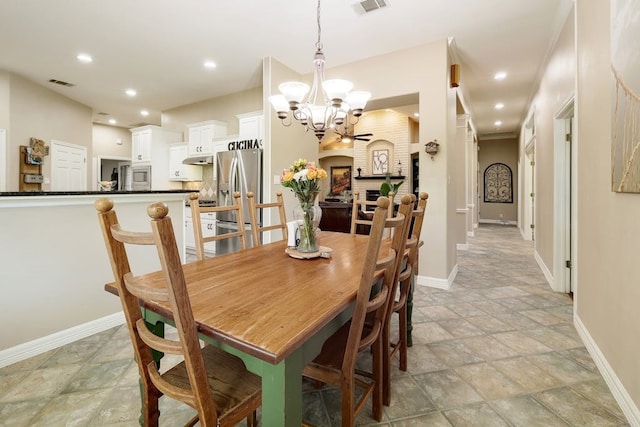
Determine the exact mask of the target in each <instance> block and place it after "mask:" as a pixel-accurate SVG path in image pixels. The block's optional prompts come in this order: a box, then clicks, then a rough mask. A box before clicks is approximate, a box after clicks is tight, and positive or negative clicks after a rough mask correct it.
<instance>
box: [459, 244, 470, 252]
mask: <svg viewBox="0 0 640 427" xmlns="http://www.w3.org/2000/svg"><path fill="white" fill-rule="evenodd" d="M456 248H457V249H458V250H459V251H468V250H469V244H468V243H456Z"/></svg>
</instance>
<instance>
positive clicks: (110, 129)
mask: <svg viewBox="0 0 640 427" xmlns="http://www.w3.org/2000/svg"><path fill="white" fill-rule="evenodd" d="M92 131H93V133H92V139H93V156H94V157H102V158H123V157H124V158H127V159H130V158H131V131H130V130H129V129H125V128H121V127H117V126H106V125H100V124H94V125H93V127H92ZM118 141H119V142H120V144H119V143H118Z"/></svg>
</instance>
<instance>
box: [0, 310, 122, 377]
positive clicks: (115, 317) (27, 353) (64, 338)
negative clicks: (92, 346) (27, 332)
mask: <svg viewBox="0 0 640 427" xmlns="http://www.w3.org/2000/svg"><path fill="white" fill-rule="evenodd" d="M124 322H125V319H124V313H123V312H122V311H120V312H118V313H114V314H111V315H109V316H106V317H102V318H100V319H96V320H93V321H91V322H88V323H84V324H82V325H78V326H74V327H72V328H69V329H65V330H64V331H60V332H56V333H53V334H51V335H47V336H46V337H42V338H38V339H35V340H33V341H29V342H26V343H23V344H19V345H17V346H15V347H10V348H7V349H5V350H1V351H0V368H3V367H5V366H8V365H11V364H13V363H17V362H20V361H22V360H25V359H28V358H30V357H33V356H37V355H39V354H42V353H44V352H47V351H49V350H53V349H55V348H58V347H61V346H63V345H65V344H69V343H72V342H74V341H77V340H79V339H82V338H86V337H88V336H91V335H93V334H97V333H98V332H102V331H106V330H107V329H109V328H113V327H114V326H119V325H122V324H124Z"/></svg>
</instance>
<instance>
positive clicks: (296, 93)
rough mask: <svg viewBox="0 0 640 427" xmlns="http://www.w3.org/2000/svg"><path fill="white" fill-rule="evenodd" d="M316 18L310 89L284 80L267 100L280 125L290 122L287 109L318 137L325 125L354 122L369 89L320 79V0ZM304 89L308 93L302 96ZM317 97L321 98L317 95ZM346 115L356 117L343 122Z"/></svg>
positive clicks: (333, 126)
mask: <svg viewBox="0 0 640 427" xmlns="http://www.w3.org/2000/svg"><path fill="white" fill-rule="evenodd" d="M317 21H318V41H317V42H316V53H315V55H314V57H313V64H314V73H313V85H312V86H311V91H309V85H307V84H305V83H301V82H285V83H282V84H280V85H279V86H278V89H279V90H280V92H281V94H279V95H272V96H270V97H269V101H270V102H271V105H272V106H273V109H274V110H275V111H276V112H277V113H278V118H280V119H281V120H282V124H283V125H284V126H291V119H289V121H288V122H287V121H286V119H287V117H289V111H291V116H292V117H293V118H294V119H296V120H297V121H298V122H300V124H301V125H302V126H304V127H305V128H306V130H312V131H313V132H314V133H315V135H316V137H318V141H320V140H321V139H322V137H323V136H324V133H325V132H326V130H327V129H330V128H335V127H337V126H341V125H354V124H356V123H357V122H358V120H359V118H360V116H361V115H362V112H363V110H364V107H365V105H366V104H367V101H368V100H369V98H370V97H371V93H369V92H364V91H353V92H351V89H353V83H351V82H350V81H347V80H343V79H331V80H325V79H324V63H325V59H324V53H323V52H322V42H321V41H320V35H321V28H320V0H318V9H317ZM307 92H308V93H309V95H308V96H307V98H306V99H305V95H307ZM319 97H321V99H318V98H319ZM318 102H319V103H318ZM349 116H353V117H355V118H356V121H355V122H354V123H347V122H348V121H349Z"/></svg>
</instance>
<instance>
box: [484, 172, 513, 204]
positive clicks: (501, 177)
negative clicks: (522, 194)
mask: <svg viewBox="0 0 640 427" xmlns="http://www.w3.org/2000/svg"><path fill="white" fill-rule="evenodd" d="M484 201H485V202H489V203H513V174H512V173H511V168H510V167H509V166H507V165H505V164H504V163H494V164H492V165H490V166H489V167H487V168H486V169H485V170H484Z"/></svg>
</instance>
